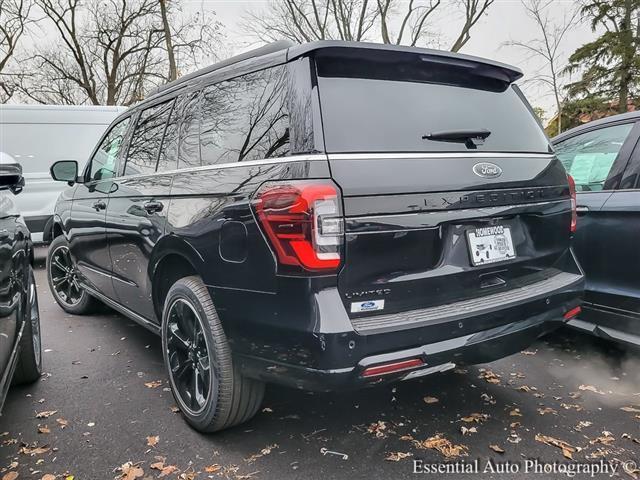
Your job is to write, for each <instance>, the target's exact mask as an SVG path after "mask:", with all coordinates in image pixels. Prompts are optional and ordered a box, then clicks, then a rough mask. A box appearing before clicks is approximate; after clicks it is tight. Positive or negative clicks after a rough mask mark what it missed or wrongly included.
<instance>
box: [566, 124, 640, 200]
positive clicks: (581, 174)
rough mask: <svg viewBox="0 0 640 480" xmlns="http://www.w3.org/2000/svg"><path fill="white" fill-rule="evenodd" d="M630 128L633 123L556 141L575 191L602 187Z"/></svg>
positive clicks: (600, 188)
mask: <svg viewBox="0 0 640 480" xmlns="http://www.w3.org/2000/svg"><path fill="white" fill-rule="evenodd" d="M631 128H633V124H632V123H628V124H625V125H615V126H613V127H606V128H601V129H599V130H593V131H591V132H586V133H583V134H580V135H576V136H575V137H571V138H568V139H566V140H564V141H562V142H560V143H558V144H557V145H555V151H556V155H557V156H558V158H559V159H560V161H561V162H562V164H563V165H564V168H566V170H567V172H568V173H569V174H570V175H571V176H572V177H573V179H574V180H575V182H576V189H577V190H578V191H594V190H602V188H603V186H604V182H605V181H606V180H607V177H608V176H609V172H610V171H611V167H612V166H613V163H614V162H615V160H616V158H617V156H618V152H619V151H620V149H621V148H622V145H623V144H624V142H625V140H626V139H627V136H628V135H629V132H630V131H631Z"/></svg>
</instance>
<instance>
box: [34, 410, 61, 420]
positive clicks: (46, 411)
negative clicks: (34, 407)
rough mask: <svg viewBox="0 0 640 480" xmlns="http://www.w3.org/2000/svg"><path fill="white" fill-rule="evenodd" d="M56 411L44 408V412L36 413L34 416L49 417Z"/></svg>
mask: <svg viewBox="0 0 640 480" xmlns="http://www.w3.org/2000/svg"><path fill="white" fill-rule="evenodd" d="M56 413H58V411H57V410H45V411H44V412H38V413H36V418H49V417H50V416H52V415H55V414H56Z"/></svg>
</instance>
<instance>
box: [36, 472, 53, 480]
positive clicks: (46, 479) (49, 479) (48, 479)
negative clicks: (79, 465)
mask: <svg viewBox="0 0 640 480" xmlns="http://www.w3.org/2000/svg"><path fill="white" fill-rule="evenodd" d="M40 480H56V476H55V475H52V474H51V473H47V474H45V475H43V476H42V478H41V479H40Z"/></svg>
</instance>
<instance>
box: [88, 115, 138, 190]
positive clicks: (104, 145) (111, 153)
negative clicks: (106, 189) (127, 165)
mask: <svg viewBox="0 0 640 480" xmlns="http://www.w3.org/2000/svg"><path fill="white" fill-rule="evenodd" d="M129 121H130V118H129V117H127V118H125V119H124V120H122V121H120V122H118V123H117V124H115V125H114V126H113V127H112V128H111V130H110V131H109V133H108V134H107V136H106V137H104V139H103V140H102V142H101V143H100V146H99V147H98V150H96V153H94V154H93V157H92V158H91V166H90V167H89V178H88V179H87V181H89V182H91V181H94V180H106V179H108V178H112V177H114V176H115V175H116V172H117V171H118V154H119V153H120V147H121V146H122V142H123V141H124V138H125V136H126V134H127V128H128V127H129Z"/></svg>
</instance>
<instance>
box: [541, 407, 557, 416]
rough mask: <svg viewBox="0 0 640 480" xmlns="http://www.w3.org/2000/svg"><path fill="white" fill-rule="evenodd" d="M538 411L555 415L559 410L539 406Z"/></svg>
mask: <svg viewBox="0 0 640 480" xmlns="http://www.w3.org/2000/svg"><path fill="white" fill-rule="evenodd" d="M538 413H539V414H540V415H546V414H547V413H551V414H553V415H557V414H558V412H557V411H556V410H555V409H553V408H551V407H544V408H539V409H538Z"/></svg>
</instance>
